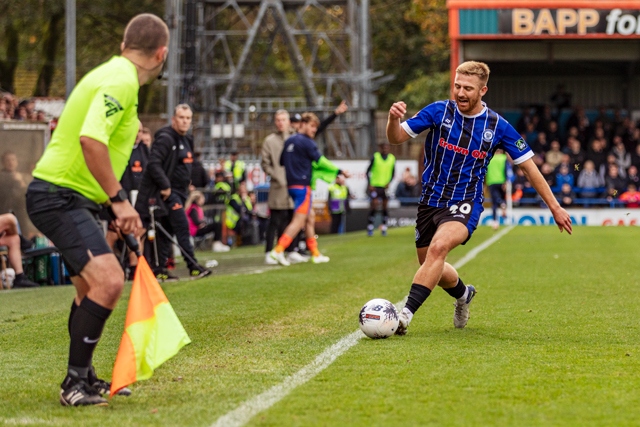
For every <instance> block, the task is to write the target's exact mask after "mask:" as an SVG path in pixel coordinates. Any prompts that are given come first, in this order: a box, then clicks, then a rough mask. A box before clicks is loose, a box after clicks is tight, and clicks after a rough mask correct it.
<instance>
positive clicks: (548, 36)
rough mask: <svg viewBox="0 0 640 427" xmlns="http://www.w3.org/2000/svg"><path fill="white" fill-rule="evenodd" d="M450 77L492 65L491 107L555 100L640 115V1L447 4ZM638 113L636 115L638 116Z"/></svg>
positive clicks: (460, 0)
mask: <svg viewBox="0 0 640 427" xmlns="http://www.w3.org/2000/svg"><path fill="white" fill-rule="evenodd" d="M447 8H448V13H449V35H450V38H451V71H452V76H454V75H455V73H454V71H455V69H456V67H457V66H458V65H459V64H460V63H462V62H464V61H467V60H479V61H483V62H486V63H487V64H489V66H490V67H491V78H490V83H489V91H488V92H487V95H486V96H485V98H484V99H485V100H486V101H487V103H488V104H489V105H490V106H491V107H492V108H494V109H499V110H501V111H504V110H507V111H508V110H509V109H518V108H521V107H523V106H527V105H534V104H544V103H549V102H550V96H551V94H552V93H553V92H554V91H555V90H556V88H557V87H558V85H564V86H565V88H566V90H567V91H568V92H570V93H571V94H572V105H573V106H577V105H580V106H583V107H584V108H586V109H595V108H598V107H600V106H605V107H607V108H616V107H621V108H625V109H628V110H630V111H632V112H633V111H636V112H637V111H640V75H639V74H640V73H639V72H640V1H637V0H636V1H625V0H619V1H611V0H594V1H584V0H529V1H523V0H448V1H447ZM636 114H637V113H636Z"/></svg>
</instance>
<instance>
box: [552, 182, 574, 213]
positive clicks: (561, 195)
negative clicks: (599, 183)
mask: <svg viewBox="0 0 640 427" xmlns="http://www.w3.org/2000/svg"><path fill="white" fill-rule="evenodd" d="M556 198H557V199H558V202H559V203H560V206H562V207H563V208H567V207H571V206H573V201H574V200H575V198H576V193H574V192H573V188H571V185H569V184H567V183H564V184H562V187H561V188H560V191H559V192H558V193H556Z"/></svg>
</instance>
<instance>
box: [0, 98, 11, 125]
mask: <svg viewBox="0 0 640 427" xmlns="http://www.w3.org/2000/svg"><path fill="white" fill-rule="evenodd" d="M8 119H11V117H10V116H9V115H8V114H7V100H6V99H5V98H4V97H3V96H0V120H8Z"/></svg>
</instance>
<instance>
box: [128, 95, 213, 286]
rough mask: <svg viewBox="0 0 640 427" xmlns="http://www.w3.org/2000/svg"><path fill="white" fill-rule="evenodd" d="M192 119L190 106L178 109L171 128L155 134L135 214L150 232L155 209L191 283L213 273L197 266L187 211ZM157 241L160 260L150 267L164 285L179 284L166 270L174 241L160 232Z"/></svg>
mask: <svg viewBox="0 0 640 427" xmlns="http://www.w3.org/2000/svg"><path fill="white" fill-rule="evenodd" d="M192 117H193V113H192V112H191V108H190V107H189V106H188V105H187V104H180V105H177V106H176V108H175V110H174V114H173V117H172V119H171V126H165V127H163V128H161V129H160V130H158V132H156V134H155V138H154V142H153V145H152V146H151V152H150V156H149V164H148V166H147V170H146V171H145V172H144V175H143V176H142V182H141V184H140V191H139V194H138V200H137V201H136V210H137V211H138V212H139V213H140V218H141V219H142V221H143V222H144V223H145V224H147V227H145V228H147V229H149V227H148V224H149V223H150V218H151V215H150V211H149V209H150V208H152V207H156V209H155V211H154V217H155V219H156V221H157V222H158V223H159V224H160V225H161V226H162V227H163V228H164V229H165V230H166V231H167V232H169V234H175V236H176V237H177V239H178V244H179V245H180V248H181V249H182V251H183V255H184V258H185V261H186V263H187V266H188V268H189V275H190V276H191V278H192V279H199V278H201V277H205V276H208V275H210V274H211V271H210V270H208V269H205V268H202V267H201V266H199V265H198V264H197V261H196V259H195V255H194V253H193V245H192V244H191V240H190V239H189V222H188V221H187V215H186V214H185V211H184V205H185V202H186V200H187V196H188V195H189V185H190V183H191V172H192V168H191V166H192V164H193V154H192V153H193V151H192V147H193V140H192V138H191V136H190V135H187V132H188V131H189V128H190V127H191V119H192ZM155 239H156V245H157V252H158V257H157V259H154V262H152V263H151V264H152V268H153V269H154V273H155V274H156V277H157V278H158V279H160V280H163V281H175V280H177V278H176V277H174V276H172V275H170V274H169V273H168V271H167V270H166V268H165V266H166V262H167V258H168V257H169V255H170V254H171V241H170V240H169V238H168V237H167V236H165V235H164V233H162V232H161V231H160V232H157V233H156V235H155ZM147 241H149V239H147ZM145 246H146V247H145V252H146V253H149V252H147V251H150V253H151V254H152V255H153V258H155V251H153V248H152V247H151V246H150V244H147V245H145Z"/></svg>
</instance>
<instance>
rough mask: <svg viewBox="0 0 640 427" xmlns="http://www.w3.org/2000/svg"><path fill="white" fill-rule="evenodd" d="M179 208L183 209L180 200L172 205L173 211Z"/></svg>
mask: <svg viewBox="0 0 640 427" xmlns="http://www.w3.org/2000/svg"><path fill="white" fill-rule="evenodd" d="M178 209H182V205H181V204H180V203H178V202H175V203H174V204H173V206H171V210H172V211H177V210H178Z"/></svg>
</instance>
